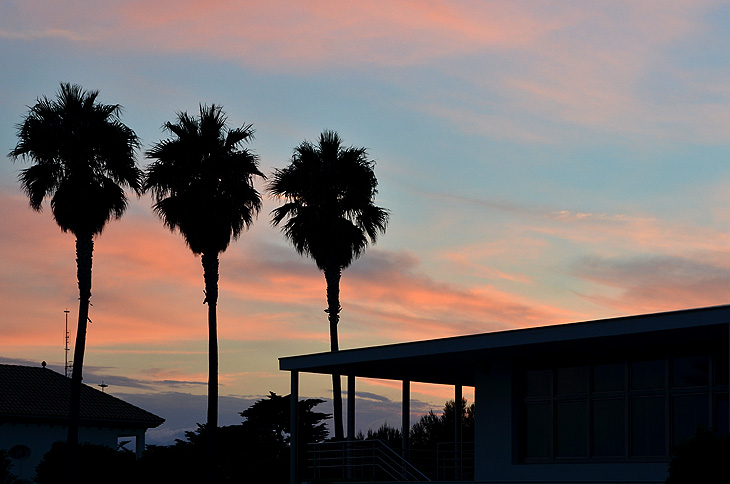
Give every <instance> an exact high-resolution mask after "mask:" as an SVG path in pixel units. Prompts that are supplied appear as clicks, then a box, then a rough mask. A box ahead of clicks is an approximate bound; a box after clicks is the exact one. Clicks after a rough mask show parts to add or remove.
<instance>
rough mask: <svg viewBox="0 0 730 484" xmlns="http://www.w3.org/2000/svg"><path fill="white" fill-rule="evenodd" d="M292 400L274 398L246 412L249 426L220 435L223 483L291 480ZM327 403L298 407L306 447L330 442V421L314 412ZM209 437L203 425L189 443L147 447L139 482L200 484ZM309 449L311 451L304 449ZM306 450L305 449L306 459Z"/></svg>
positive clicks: (190, 435) (314, 401)
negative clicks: (327, 422)
mask: <svg viewBox="0 0 730 484" xmlns="http://www.w3.org/2000/svg"><path fill="white" fill-rule="evenodd" d="M289 402H290V397H289V395H285V396H280V395H277V394H275V393H273V392H272V393H270V394H269V396H268V397H267V398H265V399H261V400H258V401H257V402H256V403H254V404H253V405H252V406H251V407H249V408H248V409H246V410H244V411H243V412H241V416H243V417H244V418H245V421H244V422H243V423H242V424H240V425H229V426H225V427H220V428H219V429H218V432H217V433H218V436H217V439H218V455H219V462H220V469H219V473H218V481H219V482H220V483H229V482H230V483H234V482H235V483H239V482H241V479H242V477H241V476H245V480H246V482H267V483H277V484H278V483H281V484H284V483H286V482H288V479H289V434H288V429H289V418H290V416H289ZM323 402H324V401H323V400H319V399H305V400H302V401H300V402H298V403H299V414H300V418H299V425H300V427H299V431H300V435H301V436H302V443H303V444H306V443H310V442H321V441H322V440H324V439H325V438H327V428H326V427H325V425H324V423H323V421H324V420H326V419H328V418H329V417H330V415H328V414H326V413H321V412H316V411H314V407H315V406H317V405H318V404H320V403H323ZM208 445H209V432H208V429H207V426H205V425H200V426H199V427H198V428H197V429H196V430H195V431H191V432H185V440H176V441H175V444H174V445H171V446H166V447H162V446H147V449H146V450H145V453H144V455H143V456H142V459H141V460H140V472H139V476H138V478H137V479H138V481H139V482H155V483H158V482H199V481H202V480H203V479H204V475H203V473H202V472H201V467H202V462H201V457H200V456H202V455H205V454H206V453H207V446H208ZM302 447H306V445H302ZM305 452H306V448H304V449H302V455H301V456H300V458H303V455H304V454H305Z"/></svg>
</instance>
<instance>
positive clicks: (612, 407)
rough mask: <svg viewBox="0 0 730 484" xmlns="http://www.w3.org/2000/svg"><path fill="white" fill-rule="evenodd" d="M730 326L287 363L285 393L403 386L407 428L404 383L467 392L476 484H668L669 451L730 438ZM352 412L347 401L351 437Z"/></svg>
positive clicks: (580, 331) (455, 345) (675, 322)
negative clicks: (329, 377)
mask: <svg viewBox="0 0 730 484" xmlns="http://www.w3.org/2000/svg"><path fill="white" fill-rule="evenodd" d="M729 325H730V306H719V307H710V308H702V309H690V310H683V311H673V312H666V313H659V314H649V315H640V316H629V317H621V318H614V319H606V320H600V321H589V322H580V323H572V324H562V325H554V326H544V327H536V328H529V329H519V330H512V331H499V332H493V333H485V334H476V335H472V336H461V337H454V338H443V339H436V340H429V341H418V342H412V343H403V344H393V345H384V346H376V347H369V348H360V349H352V350H345V351H340V352H338V353H319V354H311V355H302V356H292V357H286V358H280V360H279V366H280V369H282V370H286V371H290V372H291V384H292V395H298V391H299V377H298V375H299V373H300V372H305V373H319V374H340V375H346V376H348V377H349V378H348V387H349V391H348V395H350V396H353V397H355V395H356V392H355V379H356V378H357V377H367V378H376V379H387V380H398V381H400V382H402V387H403V395H404V398H403V412H402V416H404V418H403V427H404V429H407V428H409V427H410V422H409V421H408V415H409V413H410V412H409V402H408V401H409V393H410V390H409V389H410V382H426V383H437V384H446V385H453V386H454V389H455V393H454V395H455V398H457V399H458V400H460V399H461V391H462V387H463V386H470V387H474V389H475V390H474V394H475V398H474V399H475V405H476V410H475V419H476V424H475V425H476V430H475V442H474V455H475V457H474V462H475V464H474V481H477V482H484V483H495V484H497V483H500V484H501V483H505V484H506V483H510V484H514V483H528V482H529V483H550V484H561V483H581V484H583V483H591V484H604V483H609V482H610V483H624V484H633V483H642V484H648V483H663V482H664V481H665V479H666V477H667V463H668V462H669V460H670V452H671V450H670V449H671V447H672V445H673V444H675V443H677V442H679V441H680V440H682V439H684V438H687V437H690V436H692V435H693V434H694V433H695V431H696V429H697V427H698V426H708V427H712V428H714V429H716V430H717V431H718V432H722V433H727V432H728V421H729V416H730V409H729V408H728V374H729V373H730V371H729V367H730V363H729V362H728V348H729V347H730V334H729V331H728V326H729ZM458 400H457V401H458ZM292 401H294V399H293V400H292ZM355 408H356V403H354V402H352V404H350V402H348V430H349V435H350V437H351V436H352V434H353V433H354V428H355V426H354V420H355V417H356V415H355V413H356V412H355ZM292 417H293V419H294V418H295V417H296V415H295V414H294V412H293V414H292ZM293 428H294V427H293ZM404 434H406V433H405V432H404ZM292 447H293V454H292V455H295V454H294V452H296V444H295V445H294V446H292ZM406 447H407V445H406ZM292 463H293V466H292V468H293V469H294V471H293V473H292V482H297V476H298V474H297V470H296V469H297V465H296V464H297V462H296V459H294V458H292ZM300 464H301V463H300Z"/></svg>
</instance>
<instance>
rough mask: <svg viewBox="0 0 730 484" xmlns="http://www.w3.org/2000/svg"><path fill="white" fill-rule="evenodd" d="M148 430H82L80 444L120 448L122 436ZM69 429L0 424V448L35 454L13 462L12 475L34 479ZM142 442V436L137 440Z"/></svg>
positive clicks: (83, 428) (100, 428)
mask: <svg viewBox="0 0 730 484" xmlns="http://www.w3.org/2000/svg"><path fill="white" fill-rule="evenodd" d="M140 432H141V434H142V442H144V430H141V431H140V430H135V429H119V428H114V429H112V428H104V427H80V428H79V442H88V443H92V444H100V445H106V446H108V447H111V448H112V449H116V448H117V438H118V437H121V436H138V435H139V434H140ZM67 433H68V429H67V427H66V426H65V425H43V424H20V423H0V449H7V450H9V449H10V448H11V447H13V446H16V445H25V446H26V447H28V448H29V449H30V451H31V453H30V456H29V457H28V458H27V459H24V460H20V461H19V460H15V459H11V462H12V463H13V467H12V468H11V472H13V473H14V474H15V475H16V476H18V477H19V478H21V479H28V480H32V479H33V476H34V475H35V468H36V466H37V465H38V463H39V462H40V461H41V459H42V458H43V456H44V455H45V453H46V452H48V450H49V449H50V448H51V445H52V444H53V443H54V442H56V441H65V440H66V437H67ZM137 439H138V440H137V442H139V437H137Z"/></svg>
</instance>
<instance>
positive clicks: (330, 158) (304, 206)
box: [268, 131, 388, 440]
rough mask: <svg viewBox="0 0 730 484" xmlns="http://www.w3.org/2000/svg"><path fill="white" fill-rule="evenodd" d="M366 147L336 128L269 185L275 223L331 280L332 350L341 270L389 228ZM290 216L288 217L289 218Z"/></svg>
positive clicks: (339, 433)
mask: <svg viewBox="0 0 730 484" xmlns="http://www.w3.org/2000/svg"><path fill="white" fill-rule="evenodd" d="M374 165H375V162H373V161H371V160H369V159H368V158H367V153H366V150H365V148H355V147H344V146H342V140H341V139H340V136H339V135H338V134H337V133H335V132H334V131H324V132H323V133H322V134H321V135H320V137H319V143H318V144H316V145H315V144H313V143H311V142H309V141H305V142H303V143H301V144H300V145H299V146H298V147H296V148H295V150H294V154H293V155H292V158H291V163H290V164H289V166H287V167H286V168H284V169H282V170H275V172H274V177H273V180H272V181H271V183H270V184H269V185H268V189H269V191H270V192H271V193H272V194H273V195H274V196H277V197H281V198H283V199H284V200H285V203H284V204H283V205H282V206H280V207H279V208H277V209H275V210H274V211H273V212H272V224H273V225H275V226H278V225H280V224H282V223H283V227H282V231H283V232H284V235H285V236H286V238H287V239H289V241H290V242H291V243H292V245H294V248H295V249H296V251H297V252H298V253H299V254H300V255H306V256H309V257H311V258H312V259H314V261H315V263H316V264H317V267H318V268H319V270H321V271H322V272H324V277H325V281H326V283H327V309H326V310H325V311H326V312H327V313H328V315H329V318H328V319H329V327H330V350H331V351H338V350H339V343H338V338H337V325H338V323H339V320H340V316H339V314H340V311H341V309H342V308H341V306H340V277H341V275H342V270H343V269H345V268H347V267H348V266H349V265H350V264H351V263H352V261H354V260H355V259H357V258H358V257H360V255H362V254H363V252H364V251H365V249H366V247H367V246H368V244H369V243H371V242H372V243H375V241H376V238H377V236H378V234H381V233H384V232H385V227H386V225H387V223H388V211H387V210H385V209H383V208H380V207H377V206H375V205H374V204H373V200H374V198H375V195H376V194H377V192H378V191H377V186H378V181H377V179H376V178H375V173H374V172H373V167H374ZM284 221H286V222H284ZM332 392H333V404H334V412H333V413H334V419H335V422H334V423H335V439H337V440H342V439H343V438H344V432H343V428H342V389H341V382H340V376H339V375H332Z"/></svg>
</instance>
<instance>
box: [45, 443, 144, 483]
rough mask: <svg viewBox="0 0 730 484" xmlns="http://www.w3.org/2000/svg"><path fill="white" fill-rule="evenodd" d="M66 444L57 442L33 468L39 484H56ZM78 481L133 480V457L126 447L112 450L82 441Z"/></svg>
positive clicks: (117, 481) (61, 467)
mask: <svg viewBox="0 0 730 484" xmlns="http://www.w3.org/2000/svg"><path fill="white" fill-rule="evenodd" d="M67 458H68V446H67V444H66V442H56V443H54V444H53V446H51V449H50V450H49V451H48V452H46V455H44V456H43V459H41V462H40V463H39V464H38V466H37V467H36V476H35V479H34V480H35V481H36V482H37V483H38V484H57V483H58V482H59V476H62V475H63V474H64V472H65V469H66V460H67ZM78 458H79V464H80V465H79V467H78V470H77V474H76V481H75V482H77V483H78V484H96V483H98V482H104V483H108V484H123V483H126V482H133V479H134V476H135V470H136V465H135V464H136V463H135V456H134V454H133V453H132V452H130V451H126V450H114V449H112V448H111V447H107V446H105V445H97V444H89V443H82V444H79V447H78Z"/></svg>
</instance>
